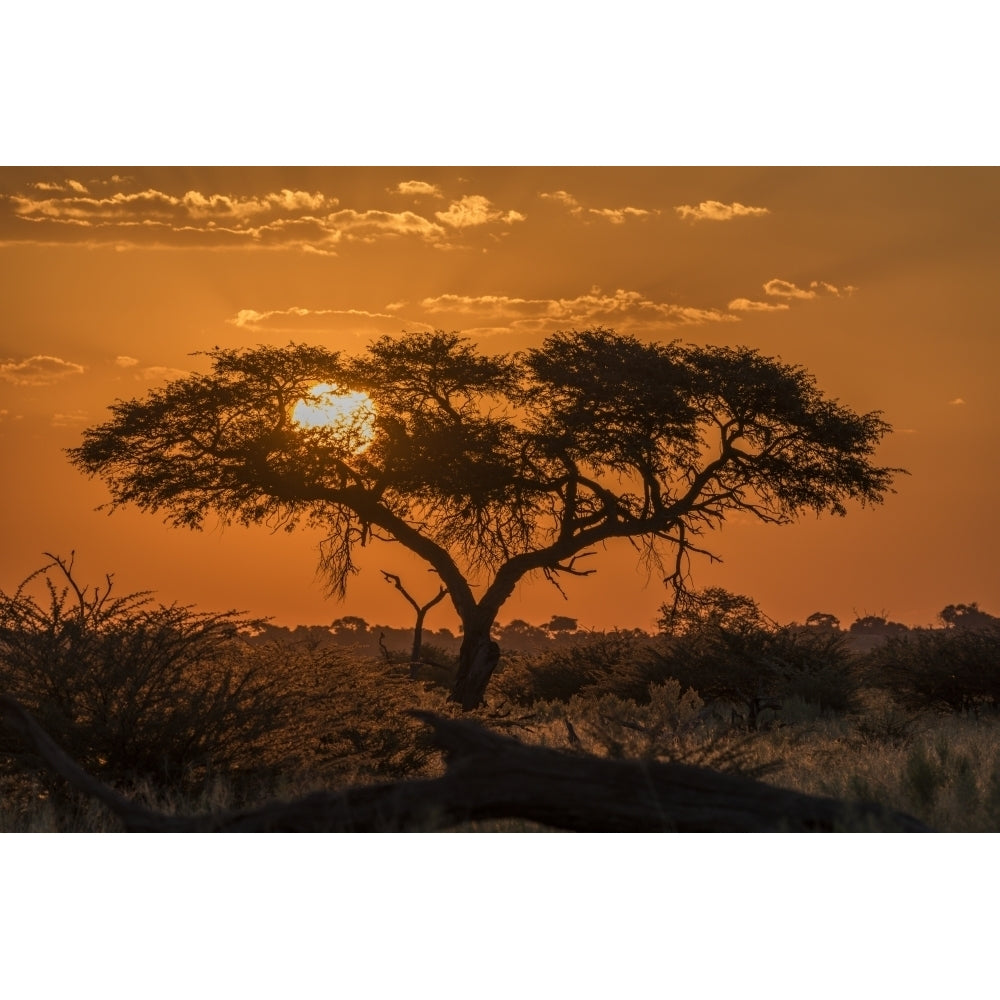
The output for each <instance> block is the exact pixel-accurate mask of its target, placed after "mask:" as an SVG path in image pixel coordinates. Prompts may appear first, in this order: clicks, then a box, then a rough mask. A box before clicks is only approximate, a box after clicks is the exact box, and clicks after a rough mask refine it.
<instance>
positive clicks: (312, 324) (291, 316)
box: [226, 302, 427, 333]
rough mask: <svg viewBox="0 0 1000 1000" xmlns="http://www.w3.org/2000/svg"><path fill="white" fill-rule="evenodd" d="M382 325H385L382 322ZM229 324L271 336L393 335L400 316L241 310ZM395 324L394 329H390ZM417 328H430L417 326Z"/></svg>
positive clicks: (361, 311) (293, 308)
mask: <svg viewBox="0 0 1000 1000" xmlns="http://www.w3.org/2000/svg"><path fill="white" fill-rule="evenodd" d="M404 305H405V303H403V302H397V303H392V304H391V305H389V306H386V308H387V309H393V310H395V309H399V308H402V307H403V306H404ZM380 321H382V322H380ZM226 322H228V323H230V324H232V325H233V326H236V327H239V328H240V329H242V330H253V331H257V332H260V331H264V332H270V333H302V332H305V331H311V332H313V333H316V332H323V331H330V330H332V329H335V328H336V329H338V330H340V329H342V328H343V327H344V326H345V325H347V326H353V327H354V332H357V333H370V332H372V331H373V330H376V331H379V332H383V331H384V332H390V331H395V330H398V328H399V316H397V315H393V314H392V313H388V312H369V311H368V310H366V309H307V308H305V307H304V306H289V307H288V308H287V309H268V310H264V311H263V312H260V311H258V310H256V309H241V310H240V311H239V312H238V313H236V315H235V316H232V317H230V318H229V319H228V320H227V321H226ZM390 324H391V325H390ZM413 325H414V326H415V327H416V326H426V325H427V324H422V323H416V324H413Z"/></svg>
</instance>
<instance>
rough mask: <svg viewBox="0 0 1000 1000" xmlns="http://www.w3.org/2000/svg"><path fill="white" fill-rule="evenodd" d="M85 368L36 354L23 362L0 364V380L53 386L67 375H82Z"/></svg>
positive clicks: (18, 383)
mask: <svg viewBox="0 0 1000 1000" xmlns="http://www.w3.org/2000/svg"><path fill="white" fill-rule="evenodd" d="M83 370H84V369H83V366H82V365H78V364H74V363H73V362H72V361H63V359H62V358H54V357H52V356H51V355H49V354H35V355H33V356H32V357H30V358H25V359H24V360H23V361H7V362H5V363H0V378H2V379H3V380H4V381H6V382H12V383H13V384H14V385H30V386H38V385H52V384H53V383H54V382H58V381H59V380H60V379H63V378H65V377H66V376H67V375H80V374H82V373H83Z"/></svg>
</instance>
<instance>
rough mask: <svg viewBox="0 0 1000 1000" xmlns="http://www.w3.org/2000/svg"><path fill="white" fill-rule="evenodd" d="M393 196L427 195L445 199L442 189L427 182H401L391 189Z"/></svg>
mask: <svg viewBox="0 0 1000 1000" xmlns="http://www.w3.org/2000/svg"><path fill="white" fill-rule="evenodd" d="M388 190H389V191H391V192H392V193H393V194H407V195H417V196H420V195H427V196H429V197H431V198H443V197H444V195H443V194H442V193H441V188H439V187H438V186H437V185H436V184H428V183H427V181H400V182H399V183H398V184H397V185H396V186H395V187H394V188H389V189H388Z"/></svg>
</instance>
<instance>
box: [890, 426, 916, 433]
mask: <svg viewBox="0 0 1000 1000" xmlns="http://www.w3.org/2000/svg"><path fill="white" fill-rule="evenodd" d="M893 433H894V434H916V433H917V429H916V427H896V428H894V429H893Z"/></svg>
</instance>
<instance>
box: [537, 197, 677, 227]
mask: <svg viewBox="0 0 1000 1000" xmlns="http://www.w3.org/2000/svg"><path fill="white" fill-rule="evenodd" d="M538 197H539V198H544V199H545V200H546V201H554V202H556V203H557V204H559V205H562V206H563V207H565V208H567V209H568V210H569V212H570V214H571V215H575V216H578V217H579V216H581V215H583V212H584V206H583V205H581V204H580V202H579V201H578V200H577V199H576V197H574V196H573V195H571V194H570V193H569V192H568V191H541V192H539V195H538ZM586 212H587V214H588V215H596V216H597V217H598V218H600V219H603V220H604V221H605V222H610V223H611V224H612V225H615V226H620V225H622V224H624V222H625V221H626V220H627V219H629V218H635V219H645V218H648V217H649V216H651V215H659V214H660V213H659V210H656V211H650V210H649V209H648V208H634V207H632V206H631V205H628V206H626V207H625V208H588V209H586Z"/></svg>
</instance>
